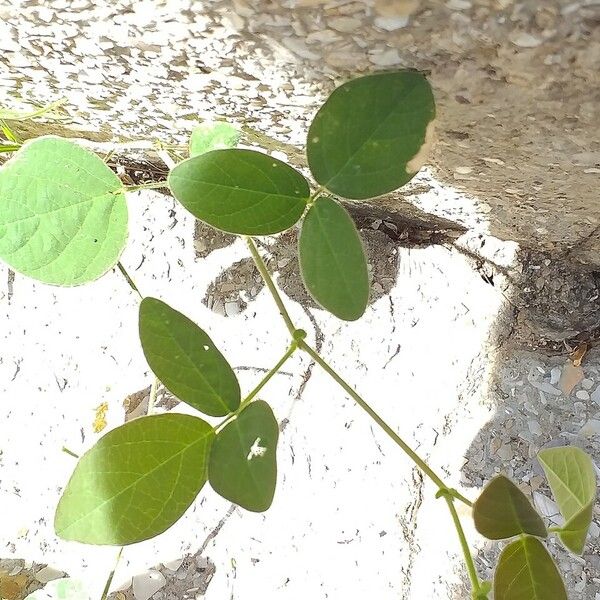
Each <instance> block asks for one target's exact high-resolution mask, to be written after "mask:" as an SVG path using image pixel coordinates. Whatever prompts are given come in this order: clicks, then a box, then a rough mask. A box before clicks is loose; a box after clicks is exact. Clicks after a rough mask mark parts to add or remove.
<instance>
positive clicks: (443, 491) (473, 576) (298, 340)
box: [219, 190, 481, 594]
mask: <svg viewBox="0 0 600 600" xmlns="http://www.w3.org/2000/svg"><path fill="white" fill-rule="evenodd" d="M321 191H322V190H317V191H316V192H314V194H313V195H312V196H311V197H314V198H316V197H317V196H318V195H319V194H320V193H321ZM246 242H247V244H248V247H249V248H250V252H251V253H252V258H253V259H254V262H255V264H256V266H257V268H258V270H259V272H260V274H261V275H262V278H263V279H264V281H265V284H266V285H267V287H268V288H269V291H270V292H271V295H272V296H273V299H274V300H275V303H276V304H277V307H278V309H279V312H280V314H281V316H282V317H283V320H284V322H285V325H286V327H287V328H288V331H289V332H290V334H291V335H292V339H293V342H292V346H291V347H290V349H289V350H288V353H290V356H291V353H292V352H293V351H294V350H295V346H297V347H298V348H300V350H303V351H304V352H306V353H307V354H308V355H309V356H310V357H311V358H312V359H313V360H314V361H315V362H316V363H317V364H318V365H319V366H320V367H321V368H322V369H323V370H324V371H325V372H326V373H327V374H328V375H329V376H330V377H331V378H332V379H333V380H334V381H335V382H336V383H337V384H338V385H339V386H340V387H341V388H342V389H343V390H344V391H345V392H346V393H347V394H348V395H349V396H350V397H351V398H352V399H353V400H354V401H355V402H356V403H357V404H358V405H359V406H360V407H361V408H362V409H363V410H364V411H365V412H366V413H367V414H368V415H369V416H370V417H371V418H372V419H373V420H374V421H375V423H377V425H379V427H380V428H381V429H383V431H384V432H385V433H387V435H388V436H389V437H390V438H391V439H392V440H393V441H394V442H395V443H396V444H397V445H398V446H399V447H400V448H401V449H402V450H403V451H404V453H405V454H407V455H408V457H409V458H410V459H411V460H412V461H413V462H414V463H415V464H416V465H417V467H418V468H419V469H421V471H423V473H425V475H427V476H428V477H429V478H430V479H431V480H432V481H433V483H435V484H436V485H437V487H438V489H439V491H438V497H439V496H443V497H444V499H445V500H446V503H447V505H448V508H449V510H450V514H451V515H452V520H453V522H454V527H455V528H456V531H457V533H458V537H459V540H460V544H461V548H462V550H463V554H464V557H465V563H466V567H467V571H468V573H469V578H470V580H471V585H472V586H473V591H474V592H475V594H477V593H478V592H479V591H480V590H481V587H480V583H479V577H478V576H477V570H476V569H475V564H474V562H473V557H472V556H471V552H470V550H469V545H468V543H467V540H466V537H465V533H464V530H463V528H462V524H461V522H460V519H459V518H458V513H457V512H456V507H455V506H454V500H455V499H456V500H460V501H461V502H463V503H464V504H466V505H467V506H473V504H472V502H471V501H470V500H469V499H468V498H465V497H464V496H463V495H462V494H460V493H459V492H458V491H457V490H455V489H452V488H449V487H448V486H447V485H446V484H445V483H444V481H443V480H442V479H441V478H440V477H439V476H438V475H437V473H436V472H435V471H434V470H433V469H432V468H431V467H430V466H429V465H428V464H427V463H426V462H425V461H424V460H423V459H422V458H421V457H420V456H419V455H418V454H417V453H416V452H415V451H414V450H413V449H412V448H411V447H410V446H409V445H408V444H407V443H406V442H405V441H404V440H403V439H402V438H401V437H400V436H399V435H398V434H397V433H396V432H395V431H394V430H393V429H392V428H391V427H390V426H389V425H388V424H387V423H386V422H385V421H384V420H383V419H382V418H381V417H380V416H379V415H378V414H377V412H375V410H373V408H371V406H370V405H369V404H368V403H367V402H366V401H365V400H364V399H363V398H362V397H361V396H360V395H359V394H358V393H357V392H356V391H355V390H354V389H353V388H352V387H351V386H350V385H349V384H348V383H347V382H346V381H345V380H344V379H343V378H342V377H341V376H340V375H338V373H337V372H336V371H335V370H334V369H333V368H332V367H331V366H329V364H328V363H327V362H326V361H325V360H324V359H323V358H321V355H320V354H319V353H318V352H317V351H316V350H314V349H313V348H312V347H311V346H309V345H308V344H307V343H306V342H305V341H304V336H305V333H304V331H302V330H299V329H296V327H295V325H294V323H293V322H292V320H291V319H290V316H289V314H288V312H287V310H286V308H285V305H284V304H283V300H282V299H281V296H280V295H279V292H278V291H277V288H276V287H275V284H274V283H273V279H272V278H271V274H270V273H269V271H268V269H267V266H266V265H265V263H264V261H263V260H262V258H261V256H260V254H259V253H258V250H257V248H256V246H255V245H254V242H253V241H252V239H251V238H249V237H247V238H246ZM294 345H295V346H294ZM286 354H287V353H286ZM286 360H287V358H286ZM280 362H281V361H280ZM284 362H285V361H284ZM281 364H283V362H281ZM270 375H271V372H270V373H269V374H268V375H267V378H270ZM265 383H266V382H265ZM261 384H262V385H264V384H263V383H262V382H261ZM261 384H259V386H258V389H259V390H260V389H261V387H262V385H261ZM256 393H257V392H253V395H256ZM245 404H246V401H244V402H243V403H242V405H245ZM242 405H240V408H239V409H238V411H240V410H241V409H242ZM238 411H236V413H234V414H237V412H238ZM231 417H233V415H232V416H231ZM231 417H229V418H231ZM227 421H228V420H226V422H227ZM224 424H225V423H223V424H222V425H224ZM219 427H221V425H220V426H219Z"/></svg>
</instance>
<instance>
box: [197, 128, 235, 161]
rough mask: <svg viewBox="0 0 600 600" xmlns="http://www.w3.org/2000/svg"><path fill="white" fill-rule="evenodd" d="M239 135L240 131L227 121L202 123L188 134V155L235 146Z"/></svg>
mask: <svg viewBox="0 0 600 600" xmlns="http://www.w3.org/2000/svg"><path fill="white" fill-rule="evenodd" d="M241 135H242V134H241V132H240V131H239V130H238V129H236V128H235V127H234V126H233V125H230V124H229V123H223V122H216V123H212V122H209V123H202V125H199V126H198V127H196V128H195V129H194V130H193V131H192V135H191V136H190V156H198V155H199V154H205V153H206V152H210V151H211V150H219V149H222V148H235V147H236V146H237V145H238V142H239V141H240V137H241Z"/></svg>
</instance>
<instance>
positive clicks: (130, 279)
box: [117, 261, 144, 300]
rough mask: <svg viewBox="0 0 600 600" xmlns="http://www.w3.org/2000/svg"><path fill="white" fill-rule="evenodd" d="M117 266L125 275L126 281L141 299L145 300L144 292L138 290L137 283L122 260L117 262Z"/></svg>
mask: <svg viewBox="0 0 600 600" xmlns="http://www.w3.org/2000/svg"><path fill="white" fill-rule="evenodd" d="M117 267H118V268H119V271H121V274H122V275H123V277H125V281H127V283H128V284H129V287H130V288H131V289H132V290H133V291H134V292H135V293H136V294H137V295H138V296H139V297H140V299H141V300H143V299H144V296H142V293H141V292H140V290H138V287H137V285H135V282H134V281H133V279H132V278H131V276H130V275H129V273H128V272H127V271H126V270H125V267H124V266H123V264H122V263H121V261H119V262H118V263H117Z"/></svg>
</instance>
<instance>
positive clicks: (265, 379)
mask: <svg viewBox="0 0 600 600" xmlns="http://www.w3.org/2000/svg"><path fill="white" fill-rule="evenodd" d="M296 350H298V342H296V341H293V342H292V343H291V345H290V347H289V348H288V349H287V350H286V352H285V354H284V355H283V356H282V357H281V358H280V359H279V360H278V361H277V364H276V365H275V366H274V367H273V368H272V369H271V370H270V371H268V372H267V374H266V375H265V376H264V377H263V378H262V379H261V380H260V381H259V382H258V384H257V385H256V387H255V388H254V389H253V390H252V391H251V392H250V393H249V394H248V395H247V396H246V397H245V398H244V399H243V400H242V402H241V403H240V405H239V406H238V408H237V409H236V410H235V411H234V412H232V413H231V414H230V415H228V416H227V417H226V418H225V420H223V421H222V422H221V423H219V424H218V425H217V426H216V427H215V431H217V430H219V431H220V430H221V429H223V427H225V425H227V423H229V422H230V421H231V420H232V419H233V418H234V417H237V416H238V415H239V414H240V413H241V412H242V411H243V410H244V408H246V406H248V404H250V402H252V400H254V398H255V397H256V396H257V394H258V393H259V392H260V391H261V390H262V389H263V388H264V387H265V385H267V383H268V382H269V381H270V380H271V378H272V377H273V376H274V375H275V374H277V372H278V371H279V369H281V367H282V366H283V365H284V364H285V362H286V361H287V360H288V358H290V357H291V356H292V354H294V352H296Z"/></svg>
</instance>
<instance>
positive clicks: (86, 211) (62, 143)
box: [0, 136, 127, 286]
mask: <svg viewBox="0 0 600 600" xmlns="http://www.w3.org/2000/svg"><path fill="white" fill-rule="evenodd" d="M0 198H1V199H2V210H0V258H1V259H2V260H4V261H6V262H7V263H8V264H9V265H10V266H11V267H12V268H13V269H14V270H15V271H18V272H19V273H23V274H24V275H27V276H29V277H33V278H34V279H37V280H39V281H43V282H44V283H51V284H54V285H64V286H71V285H80V284H82V283H87V282H89V281H94V280H95V279H98V278H99V277H101V276H102V275H104V273H106V272H107V271H108V270H109V269H110V268H111V267H113V266H114V265H115V264H116V262H117V260H118V259H119V256H120V254H121V252H122V250H123V247H124V246H125V241H126V239H127V205H126V203H125V195H124V192H123V184H122V183H121V181H120V180H119V178H118V177H117V176H116V175H115V174H114V173H113V172H112V171H111V170H110V169H109V167H107V166H106V164H104V163H103V162H102V160H101V159H100V158H99V157H98V156H96V155H95V154H93V153H92V152H89V151H88V150H85V149H83V148H81V147H80V146H78V145H77V144H74V143H73V142H69V141H68V140H65V139H62V138H59V137H53V136H48V137H40V138H36V139H35V140H33V141H31V142H27V143H26V144H25V145H23V147H22V148H21V149H20V150H19V152H17V153H16V154H15V155H14V156H13V157H12V158H11V159H10V160H9V161H7V162H6V163H5V164H4V166H3V167H2V169H0Z"/></svg>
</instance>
